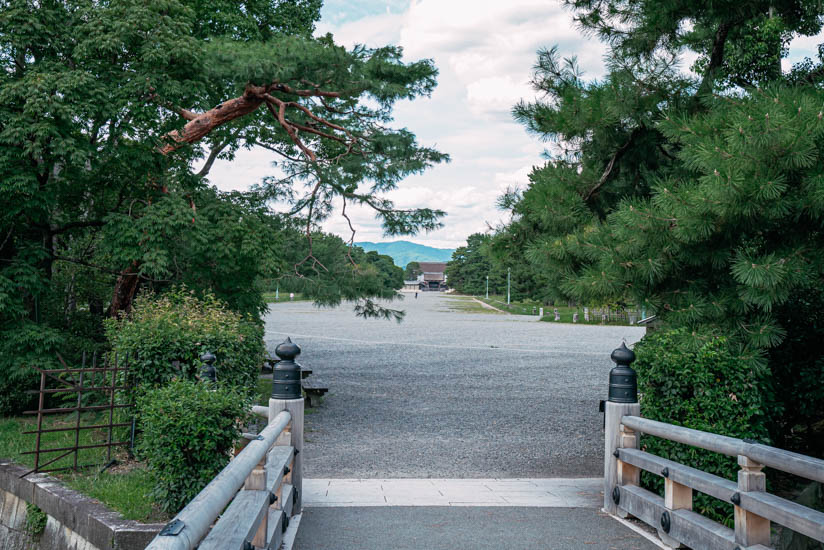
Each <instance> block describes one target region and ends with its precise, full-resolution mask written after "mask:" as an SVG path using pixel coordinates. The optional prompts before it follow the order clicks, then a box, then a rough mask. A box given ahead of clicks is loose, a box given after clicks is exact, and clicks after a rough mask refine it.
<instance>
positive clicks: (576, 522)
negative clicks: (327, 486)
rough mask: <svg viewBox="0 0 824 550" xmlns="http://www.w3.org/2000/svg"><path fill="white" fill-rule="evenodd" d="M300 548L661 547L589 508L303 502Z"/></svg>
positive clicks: (583, 549) (622, 549) (556, 549)
mask: <svg viewBox="0 0 824 550" xmlns="http://www.w3.org/2000/svg"><path fill="white" fill-rule="evenodd" d="M295 548H297V549H298V550H658V549H659V547H658V546H656V545H655V544H653V543H652V542H650V541H649V540H647V539H646V538H644V537H643V536H642V535H640V534H638V533H636V532H635V531H632V530H630V529H629V528H627V527H625V526H623V525H622V524H620V523H618V522H617V521H616V520H615V519H613V518H611V517H610V516H608V515H605V514H603V513H601V512H599V511H597V510H595V509H592V508H527V507H509V508H507V507H477V506H464V507H457V506H455V507H442V506H440V507H428V506H412V507H403V506H391V507H349V508H305V509H304V512H303V517H302V520H301V523H300V529H299V530H298V536H297V539H296V541H295Z"/></svg>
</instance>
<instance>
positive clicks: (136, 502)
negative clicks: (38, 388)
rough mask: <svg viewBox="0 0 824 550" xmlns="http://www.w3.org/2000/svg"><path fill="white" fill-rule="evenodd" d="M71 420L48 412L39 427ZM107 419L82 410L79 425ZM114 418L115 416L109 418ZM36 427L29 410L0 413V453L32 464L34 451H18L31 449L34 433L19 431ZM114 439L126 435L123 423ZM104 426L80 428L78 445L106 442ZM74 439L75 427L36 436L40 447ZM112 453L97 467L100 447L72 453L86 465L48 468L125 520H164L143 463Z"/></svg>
mask: <svg viewBox="0 0 824 550" xmlns="http://www.w3.org/2000/svg"><path fill="white" fill-rule="evenodd" d="M76 422H77V416H76V415H75V414H74V413H72V414H66V415H48V416H45V417H44V419H43V427H44V428H49V429H55V428H67V427H72V426H74V425H75V424H76ZM106 422H108V416H107V415H106V414H103V413H83V414H82V415H81V425H91V424H103V423H106ZM115 422H116V423H117V422H118V420H115ZM36 427H37V417H36V416H35V415H24V416H11V417H4V418H0V456H2V457H3V458H8V459H11V460H14V461H15V462H17V463H19V464H23V465H24V466H29V467H34V455H31V454H23V453H25V452H26V451H31V450H33V449H34V438H35V434H25V433H23V432H25V431H29V430H33V429H35V428H36ZM114 437H115V441H124V440H128V437H129V434H128V429H127V428H120V429H119V430H117V429H116V430H115V435H114ZM106 438H107V432H106V430H98V429H93V430H81V431H80V440H79V443H80V445H92V444H96V443H101V442H104V441H106ZM74 444H75V432H73V431H65V432H46V433H44V434H42V436H41V448H57V447H70V446H73V445H74ZM60 454H61V453H60V452H57V453H48V454H45V455H41V458H40V463H41V464H43V462H44V461H48V460H50V459H52V458H56V457H57V456H59V455H60ZM112 457H113V458H116V459H117V460H118V464H117V465H115V466H113V467H111V468H109V469H107V470H105V471H102V472H101V469H102V465H103V464H105V463H106V449H105V448H99V449H81V450H80V451H79V453H78V465H81V466H82V465H89V464H93V466H87V467H85V468H81V469H80V470H79V471H77V472H74V471H72V470H63V471H58V472H49V474H50V475H53V476H55V477H57V478H58V479H60V480H61V481H62V482H63V483H65V484H66V485H67V486H69V487H71V488H72V489H75V490H76V491H79V492H81V493H83V494H85V495H88V496H90V497H92V498H96V499H98V500H100V501H101V502H103V503H104V504H105V505H107V506H108V507H110V508H112V509H113V510H116V511H118V512H120V513H121V514H122V515H123V517H125V518H126V519H133V520H137V521H142V522H146V523H154V522H164V521H166V520H168V519H169V517H168V516H167V515H166V514H164V513H163V512H161V511H160V509H159V508H158V507H157V506H156V505H155V503H154V501H153V500H152V499H151V497H150V496H149V493H150V492H151V490H152V486H153V484H152V479H151V474H150V473H149V472H148V471H147V470H146V468H145V466H144V465H143V464H141V463H139V462H137V461H135V460H133V459H129V457H128V454H127V453H126V451H125V449H122V448H115V449H112ZM73 463H74V457H73V455H70V456H68V457H65V458H61V459H60V460H57V461H56V462H54V463H53V464H50V465H48V466H45V467H44V469H46V470H48V469H51V468H59V467H62V466H71V465H73Z"/></svg>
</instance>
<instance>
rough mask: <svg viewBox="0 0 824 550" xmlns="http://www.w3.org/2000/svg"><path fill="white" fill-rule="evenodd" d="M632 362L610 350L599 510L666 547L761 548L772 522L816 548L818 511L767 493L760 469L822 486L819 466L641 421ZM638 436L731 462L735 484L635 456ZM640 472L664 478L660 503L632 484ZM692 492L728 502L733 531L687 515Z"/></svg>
mask: <svg viewBox="0 0 824 550" xmlns="http://www.w3.org/2000/svg"><path fill="white" fill-rule="evenodd" d="M634 359H635V356H634V354H632V352H631V351H629V350H627V349H626V348H621V349H619V350H616V351H615V352H613V360H614V361H616V363H617V364H618V366H617V367H616V368H615V369H613V371H612V372H611V373H610V401H609V402H607V403H606V404H605V414H606V419H605V429H606V434H605V447H604V451H605V452H604V510H605V511H607V512H609V513H612V514H615V515H618V516H621V517H626V516H627V515H632V516H634V517H636V518H638V519H640V520H642V521H644V522H646V523H647V524H649V525H651V526H653V527H655V528H656V529H657V530H658V534H659V536H660V537H661V540H663V541H664V543H665V544H666V545H668V546H670V547H672V548H678V547H680V546H681V545H686V546H688V547H690V548H692V549H693V550H746V549H751V550H769V549H770V548H771V547H770V526H771V523H772V522H774V523H777V524H779V525H782V526H784V527H786V528H789V529H791V530H793V531H796V532H798V533H801V534H803V535H806V536H808V537H810V538H812V539H815V540H818V541H821V542H824V513H822V512H819V511H817V510H814V509H812V508H808V507H806V506H802V505H800V504H798V503H795V502H792V501H789V500H786V499H784V498H781V497H778V496H776V495H773V494H770V493H768V492H767V491H766V476H765V474H764V472H763V471H762V469H763V468H764V467H765V466H768V467H770V468H774V469H776V470H781V471H783V472H788V473H791V474H795V475H798V476H800V477H804V478H806V479H810V480H813V481H819V482H824V460H820V459H817V458H813V457H809V456H804V455H801V454H798V453H793V452H790V451H785V450H783V449H777V448H775V447H770V446H768V445H762V444H760V443H758V442H755V441H751V440H745V439H738V438H734V437H728V436H722V435H718V434H713V433H708V432H703V431H699V430H693V429H690V428H685V427H682V426H675V425H673V424H667V423H665V422H658V421H655V420H650V419H647V418H642V417H641V416H640V404H639V403H638V399H637V392H636V391H635V384H636V383H635V373H634V371H632V369H631V368H630V367H629V365H630V364H631V362H632V361H633V360H634ZM627 388H630V389H631V391H627ZM628 395H629V397H628ZM641 433H644V434H647V435H652V436H655V437H660V438H663V439H668V440H670V441H675V442H678V443H682V444H685V445H690V446H693V447H699V448H701V449H707V450H709V451H713V452H716V453H720V454H724V455H727V456H734V457H737V459H738V465H739V466H740V467H741V469H740V470H739V472H738V480H737V482H735V481H731V480H728V479H724V478H721V477H718V476H715V475H712V474H708V473H706V472H703V471H701V470H697V469H695V468H691V467H689V466H685V465H683V464H680V463H678V462H674V461H672V460H667V459H665V458H662V457H659V456H656V455H654V454H651V453H647V452H645V451H641V450H639V449H638V444H639V435H640V434H641ZM641 470H644V471H647V472H651V473H653V474H656V475H659V476H661V477H663V478H664V497H663V498H661V497H660V496H659V495H657V494H655V493H652V492H650V491H647V490H646V489H643V488H641V487H640V486H639V485H640V472H641ZM693 491H699V492H701V493H704V494H707V495H710V496H712V497H714V498H717V499H720V500H723V501H725V502H731V503H732V504H733V505H734V510H735V513H734V519H735V528H734V529H730V528H728V527H726V526H724V525H721V524H719V523H716V522H714V521H712V520H710V519H708V518H706V517H704V516H702V515H700V514H698V513H696V512H694V511H693V510H692V496H693Z"/></svg>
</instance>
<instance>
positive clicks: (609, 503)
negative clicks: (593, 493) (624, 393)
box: [604, 401, 641, 515]
mask: <svg viewBox="0 0 824 550" xmlns="http://www.w3.org/2000/svg"><path fill="white" fill-rule="evenodd" d="M604 414H605V415H606V424H605V431H604V511H605V512H607V513H609V514H616V515H617V514H618V504H616V503H615V501H613V499H612V491H613V490H614V489H615V487H617V486H619V485H622V483H621V477H619V473H618V463H619V462H620V461H619V460H618V458H617V457H616V456H615V451H616V450H617V449H619V448H621V444H622V436H623V434H622V432H621V419H622V418H623V417H624V416H638V415H640V414H641V405H640V404H639V403H614V402H612V401H607V402H606V403H604ZM632 439H633V440H634V439H636V438H635V435H634V434H633V435H632ZM630 441H631V440H629V439H628V440H627V443H629V442H630ZM637 444H638V443H637V440H636V441H635V445H636V446H637ZM624 466H629V465H628V464H627V465H622V466H621V468H622V474H621V475H622V476H623V475H626V476H629V475H630V474H629V470H628V469H623V468H624ZM636 483H637V482H636Z"/></svg>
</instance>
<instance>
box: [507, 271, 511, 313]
mask: <svg viewBox="0 0 824 550" xmlns="http://www.w3.org/2000/svg"><path fill="white" fill-rule="evenodd" d="M511 275H512V268H511V267H507V268H506V305H509V288H510V286H511V285H510V278H511V277H510V276H511Z"/></svg>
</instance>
